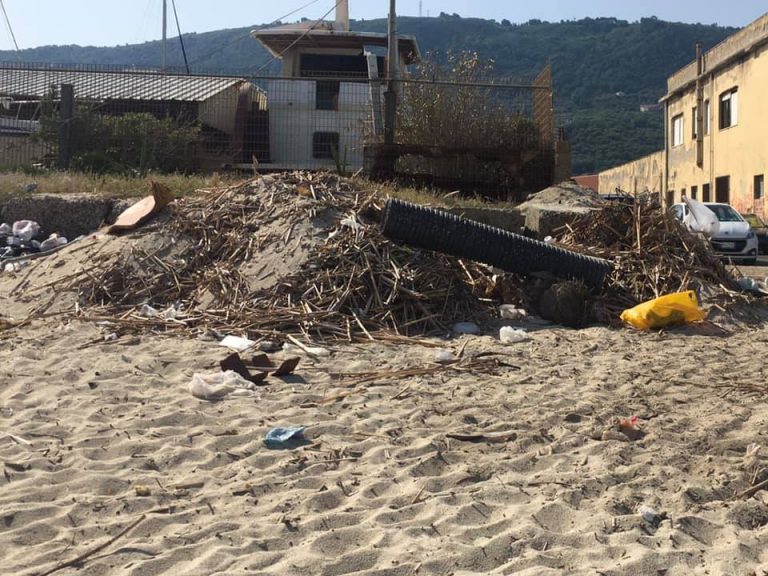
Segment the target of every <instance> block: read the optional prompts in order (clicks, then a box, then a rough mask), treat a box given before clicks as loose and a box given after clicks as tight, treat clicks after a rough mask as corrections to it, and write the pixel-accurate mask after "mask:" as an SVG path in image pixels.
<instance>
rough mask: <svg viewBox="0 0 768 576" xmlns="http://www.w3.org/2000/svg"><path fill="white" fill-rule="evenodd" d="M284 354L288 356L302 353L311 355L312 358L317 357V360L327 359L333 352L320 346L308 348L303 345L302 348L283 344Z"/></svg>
mask: <svg viewBox="0 0 768 576" xmlns="http://www.w3.org/2000/svg"><path fill="white" fill-rule="evenodd" d="M283 352H286V353H288V354H297V353H300V352H303V353H305V354H309V355H310V356H315V357H317V358H327V357H328V356H330V355H331V351H330V350H328V349H327V348H321V347H320V346H306V345H304V344H302V345H301V346H298V345H295V344H290V343H287V342H286V343H285V344H283Z"/></svg>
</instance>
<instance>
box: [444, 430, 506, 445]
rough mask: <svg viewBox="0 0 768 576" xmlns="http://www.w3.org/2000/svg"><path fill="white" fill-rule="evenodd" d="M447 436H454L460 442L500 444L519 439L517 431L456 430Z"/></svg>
mask: <svg viewBox="0 0 768 576" xmlns="http://www.w3.org/2000/svg"><path fill="white" fill-rule="evenodd" d="M445 436H446V437H447V438H453V439H454V440H459V441H460V442H474V443H477V442H489V443H492V444H499V443H503V442H511V441H513V440H516V439H517V432H511V431H510V432H486V433H481V434H462V433H458V432H454V433H451V434H446V435H445Z"/></svg>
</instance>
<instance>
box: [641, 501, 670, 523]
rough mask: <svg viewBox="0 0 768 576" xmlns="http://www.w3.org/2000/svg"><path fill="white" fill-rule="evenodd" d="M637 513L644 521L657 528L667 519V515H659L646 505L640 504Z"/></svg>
mask: <svg viewBox="0 0 768 576" xmlns="http://www.w3.org/2000/svg"><path fill="white" fill-rule="evenodd" d="M637 513H638V514H640V516H642V517H643V520H645V521H646V522H648V523H649V524H653V525H655V526H658V525H659V523H661V521H662V520H665V519H666V517H667V515H666V514H659V513H658V512H656V510H654V509H653V508H651V507H650V506H646V505H645V504H640V506H638V507H637Z"/></svg>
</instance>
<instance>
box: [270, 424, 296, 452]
mask: <svg viewBox="0 0 768 576" xmlns="http://www.w3.org/2000/svg"><path fill="white" fill-rule="evenodd" d="M304 430H306V427H304V426H288V427H286V428H280V427H278V428H272V429H271V430H270V431H269V432H267V435H266V436H265V437H264V443H265V444H266V445H267V446H268V447H270V448H296V447H298V446H301V445H302V444H304V443H306V438H304Z"/></svg>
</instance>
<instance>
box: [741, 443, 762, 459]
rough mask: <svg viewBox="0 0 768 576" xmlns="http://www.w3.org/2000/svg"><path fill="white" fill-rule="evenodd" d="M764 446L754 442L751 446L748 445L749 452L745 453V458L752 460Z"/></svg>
mask: <svg viewBox="0 0 768 576" xmlns="http://www.w3.org/2000/svg"><path fill="white" fill-rule="evenodd" d="M761 448H762V446H760V444H758V443H756V442H753V443H752V444H750V445H749V446H747V453H746V454H744V459H745V460H750V459H751V458H756V457H757V455H758V454H760V449H761Z"/></svg>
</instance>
